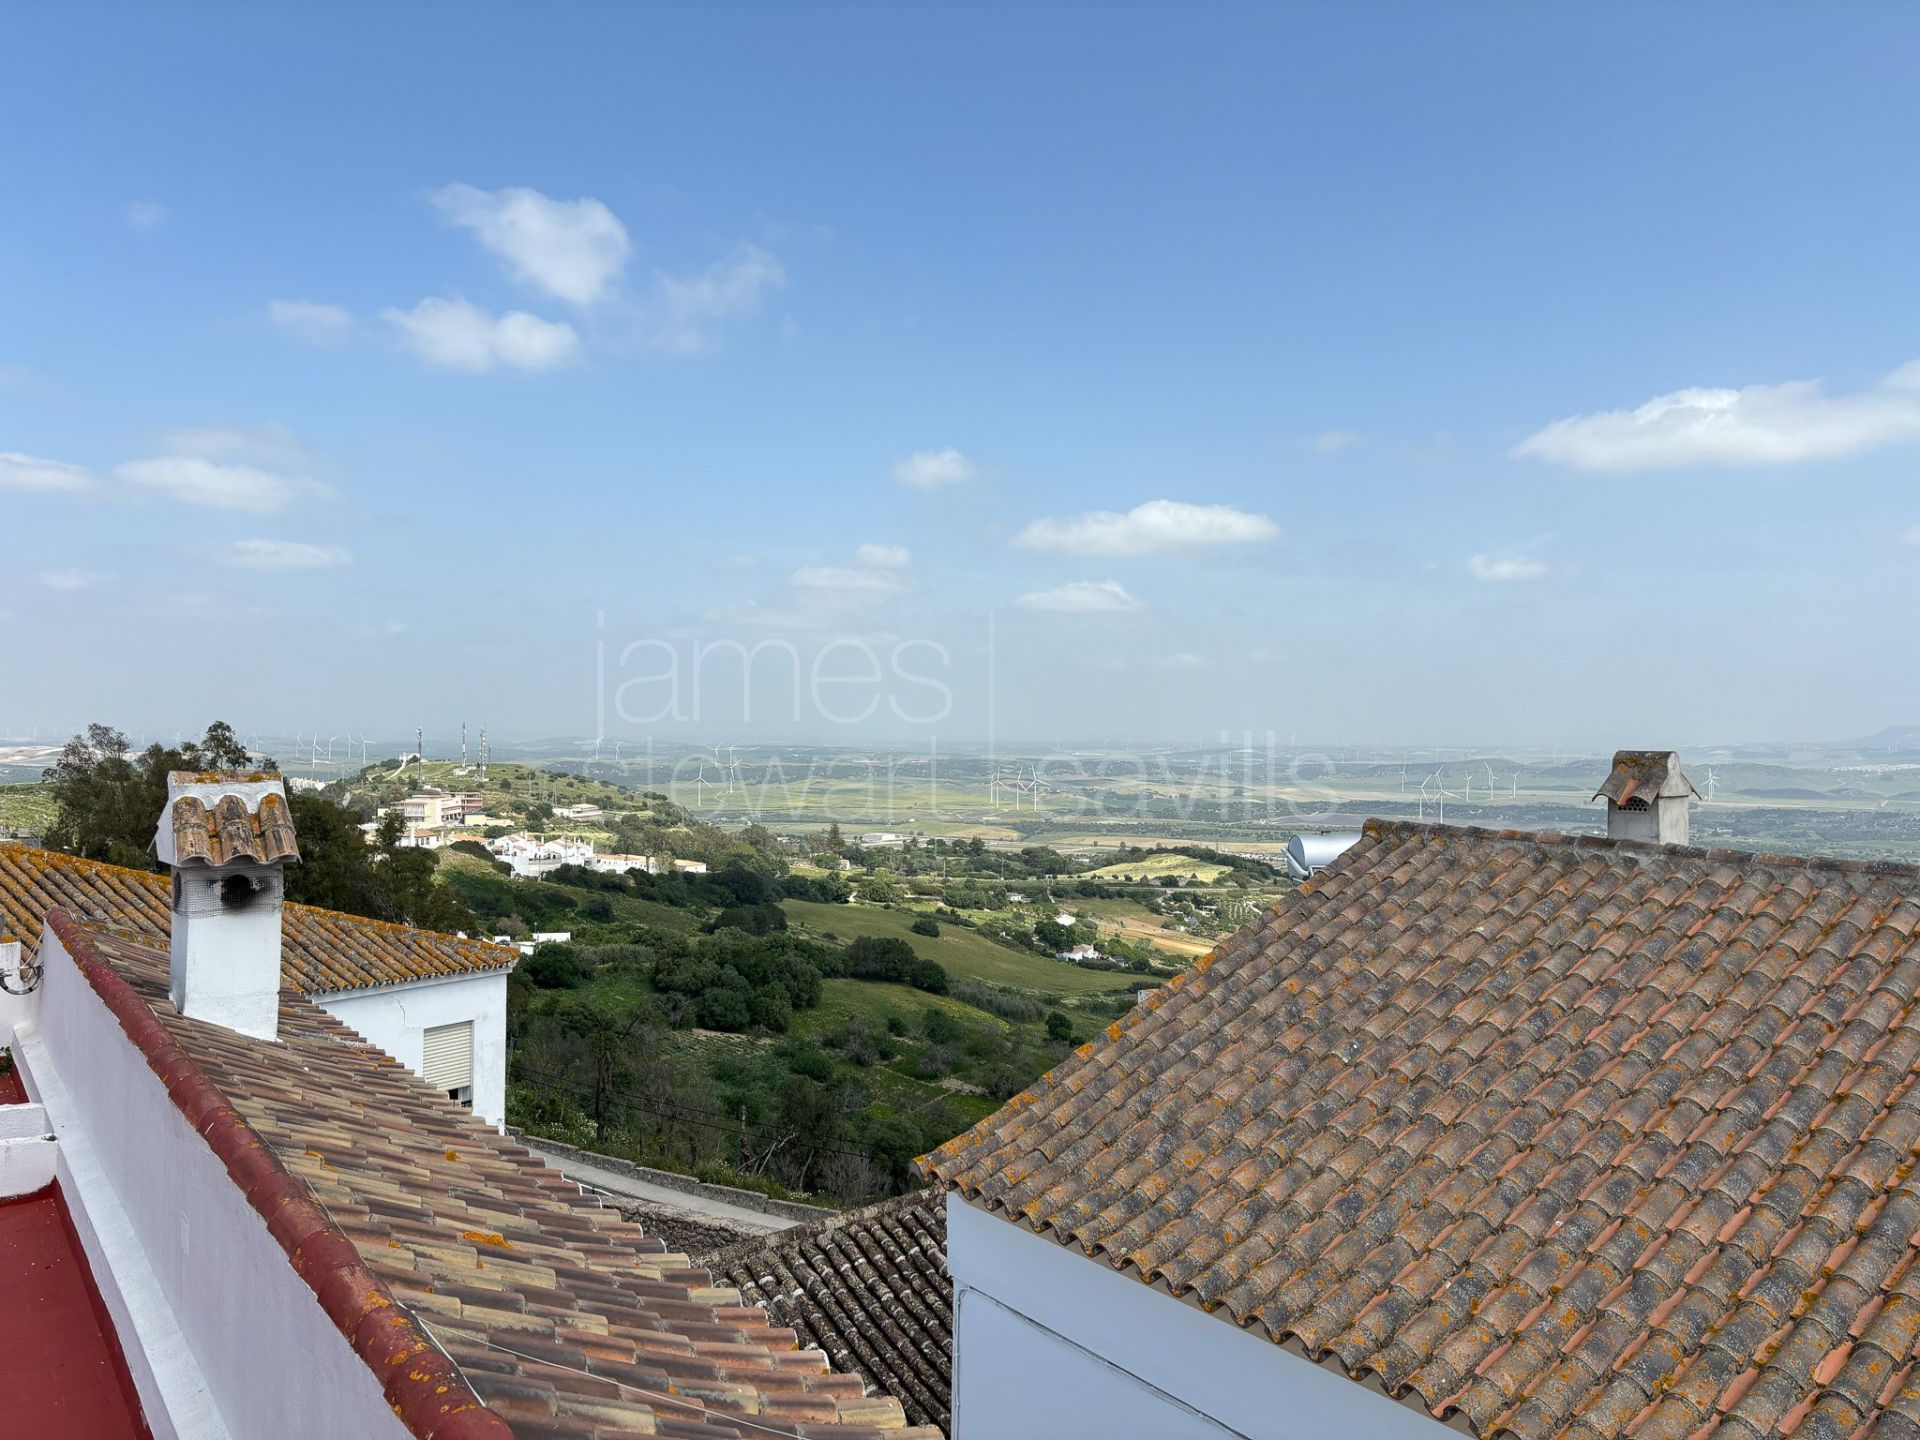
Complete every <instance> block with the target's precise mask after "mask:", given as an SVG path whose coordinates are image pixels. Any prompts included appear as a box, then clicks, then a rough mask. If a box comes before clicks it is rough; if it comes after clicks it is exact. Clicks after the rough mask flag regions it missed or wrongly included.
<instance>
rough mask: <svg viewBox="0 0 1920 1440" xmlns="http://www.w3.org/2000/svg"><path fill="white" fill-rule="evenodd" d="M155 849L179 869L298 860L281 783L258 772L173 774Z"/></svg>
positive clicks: (284, 791)
mask: <svg viewBox="0 0 1920 1440" xmlns="http://www.w3.org/2000/svg"><path fill="white" fill-rule="evenodd" d="M154 851H155V853H156V854H158V855H159V857H160V863H161V864H163V865H167V866H171V867H175V868H180V869H188V868H201V867H205V868H208V869H223V868H225V867H227V866H229V865H233V864H237V863H240V862H243V861H244V862H250V863H252V864H255V865H277V864H280V863H282V862H285V861H289V860H294V861H297V860H298V859H299V858H300V846H299V844H298V842H297V841H296V840H295V839H294V834H293V811H292V810H291V809H289V808H288V805H287V787H286V783H285V782H284V781H283V780H282V779H281V778H280V777H279V776H278V775H269V774H266V773H264V772H262V771H257V770H251V771H249V770H175V771H172V772H171V773H169V774H168V776H167V808H166V809H165V810H163V811H162V812H161V814H160V829H159V831H158V833H157V834H156V835H155V836H154Z"/></svg>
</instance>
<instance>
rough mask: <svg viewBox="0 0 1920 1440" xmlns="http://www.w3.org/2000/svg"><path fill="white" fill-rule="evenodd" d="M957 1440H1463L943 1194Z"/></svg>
mask: <svg viewBox="0 0 1920 1440" xmlns="http://www.w3.org/2000/svg"><path fill="white" fill-rule="evenodd" d="M947 1265H948V1268H949V1269H950V1270H951V1271H952V1273H953V1302H954V1322H953V1440H1028V1437H1032V1440H1042V1437H1045V1440H1113V1437H1116V1436H1143V1437H1144V1436H1152V1437H1155V1440H1162V1437H1164V1440H1223V1437H1233V1436H1247V1437H1259V1440H1361V1437H1365V1440H1457V1437H1458V1435H1459V1433H1460V1432H1459V1431H1457V1430H1455V1429H1453V1428H1452V1427H1450V1426H1447V1425H1443V1424H1441V1423H1440V1422H1439V1421H1437V1420H1434V1419H1432V1418H1430V1417H1429V1416H1427V1415H1425V1414H1422V1413H1421V1412H1419V1411H1417V1410H1414V1409H1412V1408H1410V1407H1408V1406H1405V1405H1402V1404H1400V1403H1399V1402H1397V1401H1395V1400H1393V1399H1390V1398H1389V1397H1387V1396H1386V1395H1383V1394H1380V1393H1379V1392H1377V1391H1374V1390H1370V1389H1368V1388H1367V1387H1365V1386H1363V1385H1359V1384H1356V1383H1354V1382H1353V1381H1351V1380H1348V1379H1347V1378H1346V1377H1345V1376H1342V1375H1338V1374H1335V1373H1334V1372H1332V1371H1330V1370H1326V1369H1323V1368H1321V1367H1320V1366H1318V1365H1315V1364H1313V1363H1312V1362H1311V1361H1308V1360H1305V1359H1302V1358H1301V1357H1300V1356H1297V1355H1292V1354H1289V1353H1288V1352H1287V1351H1285V1350H1282V1349H1281V1348H1280V1347H1279V1346H1278V1345H1275V1344H1274V1343H1273V1342H1272V1341H1270V1340H1268V1339H1267V1338H1266V1337H1265V1336H1264V1335H1260V1334H1256V1333H1250V1332H1248V1331H1245V1330H1242V1329H1240V1328H1239V1327H1238V1326H1236V1325H1234V1324H1233V1323H1232V1322H1231V1321H1228V1320H1224V1319H1222V1318H1220V1317H1219V1316H1215V1315H1209V1314H1207V1313H1206V1312H1205V1311H1202V1310H1199V1309H1197V1308H1195V1307H1194V1306H1192V1305H1188V1304H1186V1303H1184V1302H1182V1301H1180V1300H1176V1299H1174V1298H1173V1297H1172V1296H1170V1295H1166V1294H1163V1293H1161V1292H1160V1291H1158V1290H1154V1289H1152V1288H1151V1287H1149V1286H1147V1285H1144V1284H1142V1283H1141V1282H1140V1281H1139V1280H1137V1279H1135V1278H1134V1277H1132V1276H1130V1275H1122V1274H1120V1273H1119V1272H1118V1271H1115V1270H1113V1269H1112V1268H1111V1267H1109V1266H1108V1265H1106V1264H1105V1263H1104V1262H1100V1261H1094V1260H1089V1259H1087V1258H1086V1257H1085V1256H1082V1255H1079V1254H1076V1253H1075V1252H1073V1251H1071V1250H1068V1249H1066V1248H1065V1247H1064V1246H1062V1245H1059V1244H1057V1243H1056V1242H1054V1241H1052V1240H1047V1239H1043V1238H1041V1237H1040V1236H1038V1235H1035V1234H1034V1233H1033V1232H1031V1231H1029V1230H1026V1229H1024V1228H1022V1227H1021V1226H1018V1225H1015V1224H1013V1223H1012V1222H1010V1221H1007V1220H1003V1219H1001V1218H1000V1217H999V1216H997V1215H992V1214H989V1213H987V1212H986V1211H984V1210H979V1209H976V1208H974V1207H973V1206H971V1205H969V1204H967V1203H966V1202H965V1201H963V1200H961V1199H960V1198H959V1197H958V1196H955V1195H949V1196H948V1197H947Z"/></svg>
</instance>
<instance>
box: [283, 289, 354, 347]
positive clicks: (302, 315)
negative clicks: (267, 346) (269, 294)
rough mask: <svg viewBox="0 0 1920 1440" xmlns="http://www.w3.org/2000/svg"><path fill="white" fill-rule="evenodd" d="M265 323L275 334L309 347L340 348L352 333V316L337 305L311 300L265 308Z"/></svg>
mask: <svg viewBox="0 0 1920 1440" xmlns="http://www.w3.org/2000/svg"><path fill="white" fill-rule="evenodd" d="M267 320H268V322H269V323H270V324H272V325H273V327H274V328H275V329H277V330H281V331H284V332H285V333H286V334H288V335H291V336H292V337H293V338H294V339H296V340H300V341H303V342H305V343H306V344H308V345H326V346H332V345H343V344H345V343H346V339H347V336H348V335H349V334H350V333H351V332H352V330H353V316H351V315H349V314H348V313H347V312H346V311H345V310H343V309H342V308H341V307H340V306H338V305H322V304H319V303H317V302H315V301H312V300H275V301H272V302H271V303H269V304H268V306H267Z"/></svg>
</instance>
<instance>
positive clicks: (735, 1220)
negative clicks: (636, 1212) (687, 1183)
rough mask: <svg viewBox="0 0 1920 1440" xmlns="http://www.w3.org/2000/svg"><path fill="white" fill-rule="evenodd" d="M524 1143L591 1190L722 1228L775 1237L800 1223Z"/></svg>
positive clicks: (527, 1142) (547, 1161) (571, 1178)
mask: <svg viewBox="0 0 1920 1440" xmlns="http://www.w3.org/2000/svg"><path fill="white" fill-rule="evenodd" d="M521 1143H522V1144H525V1145H526V1147H527V1149H529V1150H531V1151H532V1152H533V1153H534V1154H535V1155H537V1156H539V1157H540V1158H541V1159H542V1160H544V1161H545V1162H546V1163H547V1164H549V1165H551V1166H552V1167H553V1168H554V1169H556V1170H558V1171H559V1172H560V1173H561V1174H562V1175H565V1176H566V1177H567V1178H568V1179H569V1180H576V1181H578V1182H579V1183H580V1184H582V1185H585V1186H587V1187H588V1188H590V1189H594V1190H599V1191H601V1192H603V1193H604V1194H607V1195H612V1196H616V1197H617V1198H619V1199H621V1200H630V1201H632V1202H634V1203H635V1204H640V1205H656V1206H658V1207H660V1208H661V1209H663V1210H680V1211H684V1212H686V1213H687V1214H689V1215H702V1216H705V1217H706V1218H708V1219H710V1220H714V1221H717V1222H718V1223H720V1224H722V1225H727V1226H731V1227H732V1228H733V1229H736V1230H744V1231H747V1232H749V1233H752V1234H756V1235H771V1234H773V1233H775V1232H776V1231H779V1230H791V1229H792V1228H793V1227H794V1226H795V1225H797V1224H799V1223H800V1222H799V1221H797V1220H790V1219H788V1218H787V1217H786V1216H784V1215H769V1214H767V1213H765V1212H764V1211H761V1210H749V1209H747V1207H746V1206H744V1205H732V1204H729V1203H728V1202H727V1201H725V1200H717V1199H714V1198H713V1197H711V1196H707V1195H695V1194H689V1193H688V1192H687V1191H685V1190H675V1189H673V1188H672V1187H670V1186H667V1185H655V1184H653V1183H652V1182H651V1181H647V1180H642V1179H640V1178H639V1177H638V1176H636V1175H623V1174H621V1173H620V1172H619V1171H618V1170H603V1169H601V1168H600V1167H599V1166H598V1165H593V1164H589V1163H588V1162H587V1161H584V1160H576V1159H573V1158H572V1157H571V1156H566V1155H560V1154H556V1153H555V1152H553V1151H551V1150H543V1149H542V1148H541V1147H540V1146H539V1145H537V1144H534V1143H532V1142H531V1141H524V1140H523V1141H522V1142H521Z"/></svg>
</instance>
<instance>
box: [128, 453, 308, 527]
mask: <svg viewBox="0 0 1920 1440" xmlns="http://www.w3.org/2000/svg"><path fill="white" fill-rule="evenodd" d="M113 473H114V474H116V475H118V476H119V477H120V478H121V479H122V480H124V481H126V482H127V483H128V484H129V485H138V486H140V487H142V488H143V489H148V490H155V491H158V492H159V493H161V494H163V495H166V496H168V497H169V498H171V499H174V500H177V501H179V502H180V503H181V504H183V505H205V506H208V507H210V508H213V509H217V510H243V511H245V512H247V513H248V514H250V515H270V514H272V513H273V512H274V511H276V510H283V509H285V508H286V507H287V505H288V504H289V503H290V502H291V501H292V500H293V498H294V495H295V494H296V493H297V492H298V490H299V489H300V486H299V485H298V484H297V483H296V482H294V481H292V480H289V479H287V478H286V477H284V476H281V475H275V474H273V473H272V472H271V471H268V470H257V469H255V468H254V467H253V466H251V465H220V464H216V463H215V462H213V461H211V460H206V459H202V458H201V457H199V456H197V455H166V456H161V457H158V458H156V459H152V460H129V461H128V462H127V463H126V464H124V465H121V466H118V467H117V468H116V469H115V470H114V472H113Z"/></svg>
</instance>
